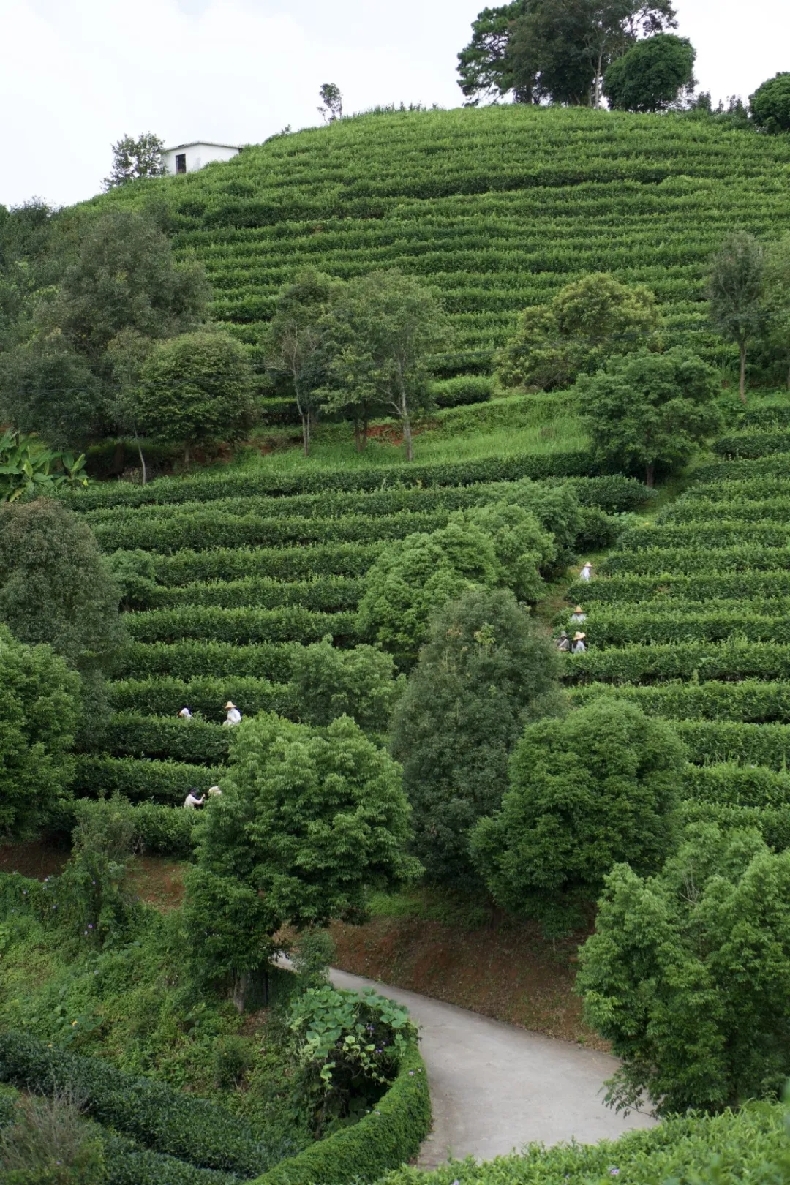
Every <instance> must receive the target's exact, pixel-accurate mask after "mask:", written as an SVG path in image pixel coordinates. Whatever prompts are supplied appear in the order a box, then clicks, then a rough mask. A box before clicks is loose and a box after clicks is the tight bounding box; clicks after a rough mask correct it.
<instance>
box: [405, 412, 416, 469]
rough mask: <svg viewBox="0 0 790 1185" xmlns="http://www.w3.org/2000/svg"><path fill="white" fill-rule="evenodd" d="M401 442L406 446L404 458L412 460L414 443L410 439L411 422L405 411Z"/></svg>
mask: <svg viewBox="0 0 790 1185" xmlns="http://www.w3.org/2000/svg"><path fill="white" fill-rule="evenodd" d="M403 443H404V445H405V448H406V460H407V461H413V460H414V445H413V443H412V439H411V422H410V420H409V413H408V412H405V413H404V416H403Z"/></svg>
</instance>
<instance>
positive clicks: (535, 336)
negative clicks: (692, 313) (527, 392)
mask: <svg viewBox="0 0 790 1185" xmlns="http://www.w3.org/2000/svg"><path fill="white" fill-rule="evenodd" d="M659 325H660V317H659V312H658V309H657V307H656V301H655V296H654V295H653V293H652V292H651V291H650V289H649V288H646V287H645V286H644V285H642V284H634V285H629V284H621V283H620V281H619V280H616V279H615V278H614V276H610V275H607V274H606V273H595V274H592V275H588V276H584V277H583V278H582V279H581V280H575V281H573V282H572V283H570V284H566V285H565V287H564V288H562V289H560V291H559V292H558V293H557V295H556V296H555V297H554V298H553V299H552V300H551V302H550V303H548V304H545V305H534V306H532V307H530V308H527V309H525V310H524V312H523V314H522V319H521V325H520V327H519V329H518V331H517V332H516V334H515V335H514V336H513V337H512V338H511V340H510V341H509V342H508V343H507V344H506V345H505V346H504V347H503V348H502V349H501V350H500V351H499V353H498V354H497V357H496V366H497V372H498V374H499V377H500V379H501V381H502V383H503V384H504V385H505V386H507V387H515V386H519V385H523V386H526V387H536V388H539V389H541V390H544V391H552V390H554V389H556V388H562V387H567V386H568V385H569V384H570V383H572V382H573V380H574V379H575V378H576V377H577V375H579V374H582V373H591V372H592V371H594V370H596V369H597V367H599V366H600V365H601V363H602V362H603V361H604V360H605V359H606V358H607V357H609V356H611V355H613V354H627V353H630V352H631V351H633V350H638V349H641V348H644V346H645V345H657V344H659V339H658V336H657V335H658V329H659Z"/></svg>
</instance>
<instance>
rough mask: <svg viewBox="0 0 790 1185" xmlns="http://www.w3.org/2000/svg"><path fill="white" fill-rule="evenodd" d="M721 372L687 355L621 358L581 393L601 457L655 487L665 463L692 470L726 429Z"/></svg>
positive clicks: (585, 381) (586, 381) (584, 380)
mask: <svg viewBox="0 0 790 1185" xmlns="http://www.w3.org/2000/svg"><path fill="white" fill-rule="evenodd" d="M718 390H719V379H718V375H717V373H716V371H715V370H714V369H713V368H712V367H711V366H708V365H707V363H705V362H703V361H702V359H701V358H698V357H697V355H696V354H691V353H689V352H688V351H687V350H682V349H675V350H670V351H669V352H668V353H666V354H649V353H648V352H647V351H645V352H643V353H641V354H635V355H633V356H632V357H630V358H613V359H612V360H611V361H610V362H609V364H608V365H607V367H606V369H605V370H601V371H599V372H598V374H596V375H593V376H592V377H591V378H590V377H587V376H582V377H581V378H580V379H579V380H578V382H577V384H576V389H575V394H576V399H577V401H578V405H579V410H580V412H581V415H582V418H583V421H584V423H585V426H586V428H587V430H588V432H589V434H590V438H591V442H592V446H593V448H594V450H595V456H596V459H597V460H598V461H599V463H600V464H602V465H605V466H615V467H617V468H619V469H621V470H623V471H625V472H633V471H638V470H640V469H641V470H642V471H643V472H644V474H645V481H646V483H647V485H648V486H652V485H653V480H654V475H655V468H656V466H657V465H664V466H670V467H673V466H678V465H683V464H685V462H686V461H688V460H689V458H690V457H691V456H692V455H693V453H694V450H695V449H696V448H697V447H698V445H699V444H700V443H701V442H702V441H703V440H705V439H706V438H707V437H709V436H712V435H713V433H714V432H715V431H716V429H717V428H718V426H719V424H720V414H719V410H718V408H717V406H716V403H715V399H716V396H717V394H718Z"/></svg>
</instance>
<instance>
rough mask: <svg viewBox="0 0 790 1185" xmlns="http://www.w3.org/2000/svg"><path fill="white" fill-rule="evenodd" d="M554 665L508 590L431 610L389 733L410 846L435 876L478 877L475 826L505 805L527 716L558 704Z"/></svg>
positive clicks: (471, 880) (451, 879)
mask: <svg viewBox="0 0 790 1185" xmlns="http://www.w3.org/2000/svg"><path fill="white" fill-rule="evenodd" d="M558 665H559V662H558V656H557V653H556V651H555V649H554V647H553V646H552V645H551V642H550V640H549V638H548V637H547V636H546V634H545V633H544V631H542V630H541V629H540V627H539V626H537V625H536V624H535V622H534V621H533V620H532V619H531V618H530V617H529V615H528V613H527V612H526V611H525V610H524V609H523V608H522V607H520V606H519V605H518V604H517V603H516V601H515V599H514V597H513V594H512V593H511V592H508V591H505V590H502V589H495V590H492V589H484V588H472V589H468V590H466V591H465V592H463V594H462V595H461V596H460V597H459V598H458V599H457V600H454V601H450V602H449V603H447V604H445V605H443V606H442V607H441V608H440V609H439V610H438V611H437V612H436V613H435V615H434V616H433V617H432V619H431V626H430V636H429V640H428V642H427V643H426V645H425V646H424V647H423V649H422V651H421V653H420V660H419V662H418V664H417V666H416V668H415V669H414V671H413V672H412V674H411V676H410V678H409V682H408V686H407V689H406V693H405V695H404V697H403V699H402V700H401V702H400V704H399V705H398V707H397V709H396V713H395V719H394V724H393V730H392V752H393V754H394V755H395V757H396V758H397V759H398V760H399V761H400V762H401V763H402V765H403V784H404V787H405V789H406V793H407V795H408V797H409V801H410V802H411V804H412V806H413V808H414V829H415V841H414V850H415V852H416V853H417V855H418V856H419V858H420V859H421V860H422V861H423V863H424V864H425V867H426V871H427V874H428V876H429V877H430V879H431V880H433V881H437V882H441V883H445V884H453V885H461V886H463V885H470V884H479V881H478V879H477V877H476V876H475V873H474V870H473V867H472V864H471V861H470V857H469V850H468V842H469V834H470V831H471V830H472V828H473V827H474V825H475V823H476V822H477V820H478V819H480V818H481V817H482V816H484V815H490V814H492V812H494V811H495V810H497V808H498V807H499V805H500V803H501V801H502V795H503V794H504V793H505V791H506V790H507V769H508V759H509V757H510V752H511V750H512V748H513V746H514V744H515V743H516V741H517V739H518V737H519V736H520V735H521V733H522V732H523V730H524V725H525V723H526V721H527V720H529V719H530V718H534V716H536V715H540V714H542V713H543V712H557V711H560V710H561V701H560V700H559V696H558V693H557V691H556V682H555V680H556V676H557V673H558ZM553 727H559V725H558V723H557V722H556V721H555V722H554V725H553Z"/></svg>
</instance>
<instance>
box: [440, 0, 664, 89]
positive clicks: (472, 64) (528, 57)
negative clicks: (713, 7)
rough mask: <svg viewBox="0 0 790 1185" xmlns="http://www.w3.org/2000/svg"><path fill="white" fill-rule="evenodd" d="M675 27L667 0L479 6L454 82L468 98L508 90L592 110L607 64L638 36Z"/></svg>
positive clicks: (545, 0) (540, 0)
mask: <svg viewBox="0 0 790 1185" xmlns="http://www.w3.org/2000/svg"><path fill="white" fill-rule="evenodd" d="M676 24H677V21H676V19H675V13H674V9H673V8H672V5H671V3H670V2H669V0H654V2H652V3H650V2H648V3H643V2H641V0H524V2H523V3H514V4H508V5H503V6H502V7H499V8H489V9H485V10H484V12H482V13H481V14H480V16H479V17H478V18H477V20H476V21H475V22H474V23H473V26H472V29H473V35H472V41H471V43H470V44H469V45H468V46H467V47H466V49H464V50H463V51H462V52H461V53H460V54H459V75H460V86H461V88H462V90H463V92H464V94H465V95H466V96H467V100H471V101H472V102H473V103H474V102H477V101H479V98H480V97H483V96H485V95H487V94H488V95H490V94H498V95H505V94H506V93H508V92H511V91H512V93H513V95H514V98H515V100H516V102H527V103H536V102H541V101H544V100H549V101H551V102H552V103H564V104H569V105H583V106H594V107H598V106H600V100H601V84H602V80H603V76H604V74H605V72H606V69H607V68H608V66H609V65H610V64H611V62H613V61H614V60H615V59H616V58H617V57H619V56H620V55H621V54H623V53H625V51H626V50H628V49H629V48H630V47H631V46H632V45H633V44H634V43H635V42H636V41H637V39H638V37H639V36H640V34H641V35H643V36H650V35H652V34H654V33H660V32H663V31H664V30H665V29H667V28H674V27H675V25H676Z"/></svg>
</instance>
